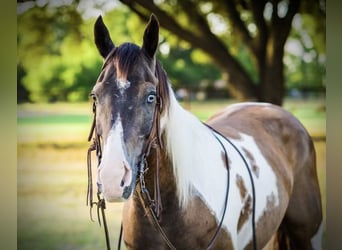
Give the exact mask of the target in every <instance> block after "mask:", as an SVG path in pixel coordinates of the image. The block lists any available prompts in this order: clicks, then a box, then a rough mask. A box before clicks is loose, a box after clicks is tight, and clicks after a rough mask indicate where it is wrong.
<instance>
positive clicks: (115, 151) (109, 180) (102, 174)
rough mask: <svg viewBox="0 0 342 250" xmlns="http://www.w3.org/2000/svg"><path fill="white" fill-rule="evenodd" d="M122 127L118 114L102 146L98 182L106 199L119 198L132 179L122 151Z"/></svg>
mask: <svg viewBox="0 0 342 250" xmlns="http://www.w3.org/2000/svg"><path fill="white" fill-rule="evenodd" d="M122 144H123V129H122V123H121V118H120V116H119V117H118V119H117V121H116V122H115V123H114V125H113V127H112V129H111V130H110V132H109V135H108V138H107V140H106V141H105V144H104V147H103V156H102V160H101V164H100V166H99V169H98V182H99V183H100V184H101V185H102V193H103V196H104V198H105V199H106V201H109V202H112V201H117V200H119V199H121V196H122V193H123V190H124V187H125V186H129V185H130V183H131V180H132V171H131V168H130V167H129V164H128V162H127V160H126V159H125V154H124V151H123V147H122V146H123V145H122Z"/></svg>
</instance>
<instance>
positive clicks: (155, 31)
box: [142, 14, 159, 58]
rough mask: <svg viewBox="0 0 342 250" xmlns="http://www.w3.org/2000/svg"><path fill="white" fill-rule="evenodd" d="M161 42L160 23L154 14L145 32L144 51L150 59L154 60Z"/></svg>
mask: <svg viewBox="0 0 342 250" xmlns="http://www.w3.org/2000/svg"><path fill="white" fill-rule="evenodd" d="M158 42H159V22H158V19H157V17H156V16H155V15H154V14H152V15H151V17H150V21H149V22H148V24H147V26H146V29H145V32H144V40H143V46H142V49H143V50H144V51H145V52H146V54H147V55H148V56H149V57H150V58H154V56H155V54H156V51H157V47H158Z"/></svg>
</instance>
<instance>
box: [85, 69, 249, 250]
mask: <svg viewBox="0 0 342 250" xmlns="http://www.w3.org/2000/svg"><path fill="white" fill-rule="evenodd" d="M157 67H161V66H160V65H158V63H157ZM161 70H162V69H161ZM158 72H159V70H157V71H156V77H157V79H160V78H159V77H161V76H158V75H157V74H158ZM163 77H165V76H163ZM160 84H161V83H160V82H159V83H158V85H157V91H156V106H155V110H154V115H153V123H152V128H151V131H150V134H149V137H148V139H147V143H146V146H145V149H144V151H143V152H144V153H143V154H142V157H141V160H140V162H139V163H138V172H137V182H136V190H137V193H138V196H139V198H140V201H141V203H142V205H143V207H144V208H145V210H146V214H147V215H148V216H149V219H150V221H151V223H152V224H153V225H154V227H155V228H156V229H157V230H158V231H159V233H160V234H161V236H162V238H163V240H164V242H165V243H166V244H167V245H168V247H169V248H170V249H173V250H176V248H175V246H174V245H173V244H172V243H171V241H170V240H169V238H168V237H167V235H166V234H165V232H164V230H163V229H162V227H161V226H160V219H161V212H162V209H163V207H162V202H161V195H160V186H159V168H160V166H159V158H160V150H162V149H163V143H162V139H161V133H160V115H161V113H162V111H163V108H165V107H163V103H162V98H161V91H160V89H161V88H160V86H159V85H160ZM93 114H94V117H93V122H92V126H91V129H90V133H89V136H88V141H90V140H91V139H92V137H93V143H92V144H91V145H90V146H89V148H88V154H87V168H88V189H87V202H86V205H89V206H90V218H91V220H92V221H93V218H92V208H93V206H94V205H96V207H97V217H98V223H99V225H100V226H101V219H100V213H101V216H102V221H103V226H104V232H105V237H106V245H107V249H108V250H110V249H111V247H110V241H109V233H108V227H107V222H106V216H105V212H104V210H105V209H106V203H105V200H104V198H103V197H102V196H101V191H100V190H99V186H98V191H97V201H96V202H94V201H93V182H92V167H91V152H92V151H96V156H97V160H98V167H99V165H100V163H101V158H102V148H101V136H100V135H99V134H98V133H97V131H96V105H95V102H94V103H93ZM203 124H204V125H205V126H207V127H208V128H209V129H210V130H211V131H212V133H213V135H214V137H215V138H216V140H217V141H218V142H219V144H220V145H221V147H222V149H223V151H224V155H225V164H226V168H227V188H226V194H225V200H224V210H223V214H222V217H221V220H220V222H219V224H218V226H217V228H216V230H215V233H214V235H213V237H212V238H211V240H210V241H209V244H208V246H207V248H206V249H211V248H212V247H213V245H214V243H215V241H216V239H217V237H218V235H219V232H220V230H221V228H222V224H223V220H224V218H225V214H226V209H227V205H228V194H229V184H230V172H229V160H228V154H227V151H226V148H225V146H224V145H223V143H222V141H221V140H220V139H219V137H218V135H219V136H220V137H221V138H223V139H224V140H225V141H227V142H228V143H229V144H231V145H232V146H233V147H234V149H235V150H236V151H237V152H238V153H239V155H240V156H241V158H242V159H243V161H244V164H245V166H246V168H247V170H248V173H249V176H250V179H251V184H252V192H253V211H252V223H253V224H252V231H253V249H255V250H256V234H255V190H254V181H253V178H252V174H251V170H250V168H249V166H248V163H247V161H246V160H245V158H244V157H243V155H242V153H241V152H240V151H239V149H238V148H237V147H236V146H235V145H234V144H233V143H232V142H231V141H230V140H229V139H228V138H226V137H225V136H223V135H222V134H221V133H219V132H218V131H216V130H215V129H214V128H212V127H210V126H209V125H207V124H205V123H203ZM94 134H95V135H94ZM152 150H154V151H155V154H156V166H155V171H154V192H153V193H154V197H153V199H152V198H151V195H150V192H149V190H148V189H147V187H146V185H145V174H146V172H147V171H148V164H147V157H148V156H149V155H150V154H151V152H152ZM122 230H123V227H122V224H121V229H120V235H119V240H118V246H117V247H118V249H121V239H122Z"/></svg>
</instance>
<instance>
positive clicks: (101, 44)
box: [94, 16, 115, 58]
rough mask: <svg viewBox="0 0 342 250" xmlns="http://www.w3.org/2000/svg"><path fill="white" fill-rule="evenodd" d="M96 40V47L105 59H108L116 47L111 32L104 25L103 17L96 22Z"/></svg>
mask: <svg viewBox="0 0 342 250" xmlns="http://www.w3.org/2000/svg"><path fill="white" fill-rule="evenodd" d="M94 40H95V44H96V47H97V49H98V51H99V52H100V54H101V56H102V57H103V58H106V57H107V55H108V54H109V52H111V51H112V49H113V48H114V47H115V45H114V43H113V42H112V39H111V38H110V35H109V31H108V29H107V27H106V25H105V24H104V23H103V20H102V16H99V17H98V18H97V20H96V22H95V25H94Z"/></svg>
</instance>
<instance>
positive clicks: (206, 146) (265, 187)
mask: <svg viewBox="0 0 342 250" xmlns="http://www.w3.org/2000/svg"><path fill="white" fill-rule="evenodd" d="M171 93H172V92H171ZM164 119H165V120H167V122H166V123H164V124H163V125H165V131H166V136H167V140H166V141H167V150H168V154H169V156H170V158H171V160H172V162H173V169H174V173H175V177H176V182H177V188H178V196H179V199H180V206H182V207H184V208H185V207H186V206H187V204H188V202H189V201H191V199H192V195H196V194H197V193H199V196H200V197H201V199H202V200H203V202H204V203H205V204H206V205H207V206H208V208H209V209H210V210H211V212H212V213H213V215H214V216H215V217H216V219H217V221H220V220H221V217H222V214H223V211H224V199H225V194H226V190H227V168H226V166H225V162H224V160H223V159H222V152H223V149H222V147H221V145H220V143H219V142H218V141H217V139H216V138H215V136H214V135H213V132H212V131H211V130H209V129H208V128H207V127H206V126H205V125H203V124H202V123H201V122H200V121H199V120H198V119H197V118H196V117H195V116H194V115H192V114H191V113H189V112H187V111H185V110H184V109H183V108H182V107H181V106H180V105H179V104H178V102H177V100H176V99H175V97H174V96H173V95H171V98H170V109H169V112H168V114H167V117H164V118H163V119H162V121H163V120H164ZM240 135H241V139H239V140H231V141H233V142H234V144H235V145H236V146H237V147H238V148H239V150H240V151H241V152H242V153H243V150H242V147H244V148H246V149H248V151H249V152H250V153H251V154H252V155H253V157H254V159H255V161H256V163H257V164H258V166H259V167H260V177H259V179H256V178H254V183H255V189H256V196H257V198H256V201H257V202H256V214H255V218H256V221H258V219H259V218H260V217H261V216H262V214H263V212H264V209H265V208H266V206H267V197H269V196H270V195H274V197H275V203H276V204H275V205H277V204H278V202H279V201H278V190H277V185H276V176H275V174H274V173H273V171H272V168H271V166H270V165H269V164H268V162H267V160H266V159H265V158H264V157H263V155H262V154H261V152H260V150H259V148H258V146H257V144H256V143H255V141H254V139H253V138H252V137H251V136H248V135H246V134H240ZM218 137H219V138H220V141H221V142H222V144H223V145H224V146H225V148H226V150H227V153H228V157H229V159H230V162H231V166H230V173H229V175H230V185H229V197H228V206H227V210H226V215H225V218H224V221H223V227H224V228H225V229H226V230H227V231H228V233H229V234H230V236H231V239H232V242H233V246H234V248H235V249H243V248H244V247H245V246H246V245H247V243H248V242H249V241H250V240H251V239H252V221H251V219H252V216H249V218H248V221H247V222H246V223H245V225H244V227H243V228H242V230H241V231H240V232H239V233H238V232H237V225H238V220H239V216H240V211H241V210H242V209H243V207H244V203H242V201H241V197H240V191H239V189H238V188H237V186H236V176H237V175H239V176H241V177H242V179H243V181H244V183H245V187H246V190H247V192H248V193H249V194H250V195H251V196H252V186H251V180H250V177H249V175H248V171H247V169H246V167H245V164H244V162H243V160H242V159H241V157H240V155H239V154H238V153H237V151H236V150H235V149H234V148H233V147H232V146H231V145H230V144H229V143H228V142H227V141H226V140H224V139H223V138H221V137H220V136H219V135H218ZM245 159H246V160H247V162H249V159H248V158H247V157H246V156H245Z"/></svg>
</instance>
